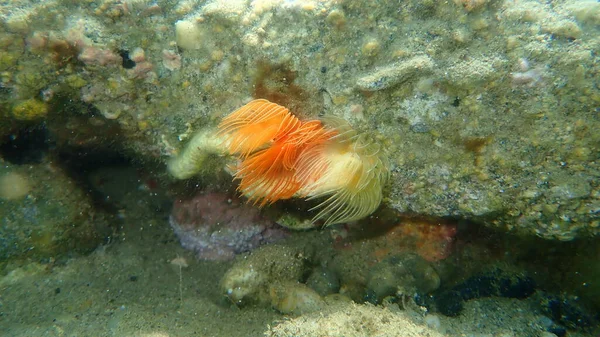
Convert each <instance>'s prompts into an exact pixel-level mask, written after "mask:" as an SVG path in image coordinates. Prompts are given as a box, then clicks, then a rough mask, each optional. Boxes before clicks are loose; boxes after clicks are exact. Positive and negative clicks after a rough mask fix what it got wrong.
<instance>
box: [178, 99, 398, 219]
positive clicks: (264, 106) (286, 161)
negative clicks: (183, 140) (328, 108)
mask: <svg viewBox="0 0 600 337" xmlns="http://www.w3.org/2000/svg"><path fill="white" fill-rule="evenodd" d="M325 122H326V123H325V124H324V123H323V122H321V121H319V120H309V121H301V120H299V119H298V118H297V117H296V116H294V115H293V114H291V113H290V111H289V110H288V109H287V108H285V107H283V106H281V105H278V104H275V103H272V102H269V101H267V100H265V99H257V100H254V101H251V102H250V103H248V104H246V105H244V106H243V107H241V108H239V109H238V110H236V111H234V112H232V113H231V114H230V115H228V116H226V117H225V118H223V121H222V122H221V123H220V124H219V126H218V131H217V132H216V133H215V134H214V136H213V137H210V136H208V134H209V133H207V132H206V131H203V132H202V133H201V135H200V136H197V137H194V138H199V139H204V140H206V139H207V137H208V138H212V139H213V140H214V141H212V142H207V144H208V143H210V144H211V146H208V147H207V148H204V147H203V146H200V145H202V144H203V143H204V142H202V141H200V142H198V141H192V142H191V144H190V145H188V147H187V148H186V150H184V152H183V154H182V155H180V156H178V157H175V158H174V159H173V160H172V161H171V162H170V163H169V170H170V172H171V174H172V175H173V176H175V177H177V178H180V179H184V178H188V177H190V176H191V175H193V173H192V172H194V171H196V172H197V171H199V169H200V166H201V164H202V162H203V161H204V159H205V158H207V156H208V154H211V153H219V152H220V153H229V154H230V155H232V156H235V157H236V158H237V163H236V164H234V165H232V166H231V169H232V171H233V172H234V177H235V178H236V179H239V180H240V185H239V187H238V190H239V191H240V192H241V193H242V194H243V195H244V196H246V197H247V198H248V199H249V200H250V201H252V202H253V203H255V204H258V205H259V206H261V207H262V206H265V205H269V204H272V203H274V202H276V201H277V200H281V199H289V198H292V197H302V198H308V199H316V198H325V200H324V201H323V202H321V203H320V204H319V205H317V206H316V207H315V208H313V210H316V209H318V210H319V213H318V214H317V215H316V216H315V217H314V219H313V221H317V220H323V221H324V222H325V225H332V224H336V223H342V222H348V221H353V220H358V219H361V218H363V217H365V216H367V215H369V214H371V213H372V212H373V211H375V210H376V209H377V207H378V206H379V204H380V203H381V199H382V197H383V196H382V188H383V185H384V184H385V182H386V180H387V177H388V173H389V168H388V163H387V160H386V158H385V157H384V156H383V152H382V151H380V147H379V146H378V145H377V144H374V143H372V142H370V141H369V140H367V139H366V138H364V137H362V136H361V135H359V134H357V133H356V132H355V131H354V130H352V128H351V127H350V126H349V125H348V123H346V121H344V120H341V119H337V118H328V119H327V120H326V121H325ZM217 142H220V144H221V145H220V146H221V148H220V149H216V148H215V146H214V144H216V143H217ZM184 171H185V172H184Z"/></svg>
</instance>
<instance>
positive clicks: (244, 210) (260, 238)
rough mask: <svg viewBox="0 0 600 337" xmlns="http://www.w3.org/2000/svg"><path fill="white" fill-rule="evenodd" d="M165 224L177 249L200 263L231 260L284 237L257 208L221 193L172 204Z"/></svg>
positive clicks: (282, 229)
mask: <svg viewBox="0 0 600 337" xmlns="http://www.w3.org/2000/svg"><path fill="white" fill-rule="evenodd" d="M169 222H170V223H171V227H173V230H174V231H175V235H177V237H178V238H179V241H181V245H182V246H183V247H184V248H186V249H189V250H191V251H194V252H195V253H196V256H197V257H198V258H199V259H201V260H215V261H226V260H231V259H233V258H234V257H235V255H236V254H239V253H243V252H247V251H250V250H252V249H255V248H257V247H259V246H260V245H263V244H267V243H271V242H275V241H278V240H281V239H283V238H285V237H286V236H287V235H288V232H287V231H286V230H285V229H284V228H282V227H280V226H279V225H277V224H276V223H274V222H272V221H270V220H269V219H267V218H265V217H263V216H261V215H260V212H259V210H258V209H257V208H255V207H252V205H248V204H244V203H243V202H242V201H240V200H238V199H232V198H230V197H229V196H227V195H226V194H222V193H205V194H198V195H197V196H195V197H194V198H192V199H190V200H178V201H176V202H175V205H174V206H173V211H172V214H171V217H170V219H169Z"/></svg>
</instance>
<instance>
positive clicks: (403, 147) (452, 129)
mask: <svg viewBox="0 0 600 337" xmlns="http://www.w3.org/2000/svg"><path fill="white" fill-rule="evenodd" d="M599 12H600V8H599V5H598V3H597V2H595V1H568V0H561V1H558V0H557V1H551V2H546V3H540V2H538V1H532V0H519V1H492V0H483V1H461V0H455V1H449V2H443V3H438V2H434V1H416V0H415V1H405V2H402V3H401V4H397V3H388V2H376V3H374V2H371V1H278V0H272V1H241V0H236V1H221V0H212V1H200V0H181V1H176V2H172V1H161V0H159V1H146V0H127V1H115V0H96V1H88V2H85V3H84V4H80V3H75V2H71V1H49V2H48V1H45V2H41V3H39V2H29V1H25V0H21V1H16V2H11V3H10V4H2V5H1V6H0V13H1V14H2V16H1V17H2V25H1V28H0V44H1V45H2V48H3V50H4V53H3V54H2V58H1V59H0V70H1V71H2V79H1V89H2V90H1V91H0V107H2V108H1V109H0V114H2V120H1V121H0V135H1V136H2V139H6V138H7V137H10V135H11V134H12V133H14V132H15V130H19V129H21V128H24V127H27V126H28V125H31V124H35V123H43V122H44V121H52V120H57V119H60V120H63V121H65V123H60V124H58V125H54V132H55V133H56V134H59V135H60V134H67V133H75V134H77V137H78V141H79V142H80V143H81V144H84V145H85V144H88V143H89V142H93V143H94V144H106V143H114V142H117V143H118V144H119V146H121V147H122V148H124V149H125V150H126V151H128V152H129V153H131V155H132V156H134V157H138V158H140V160H144V161H148V160H158V161H163V162H166V161H168V159H169V157H170V156H172V155H173V154H174V153H177V152H178V151H179V150H180V149H181V148H182V147H183V145H184V144H185V142H186V141H187V140H188V138H189V137H190V136H191V135H192V134H193V133H194V132H195V131H197V130H200V129H202V128H203V127H205V126H210V125H215V124H216V122H217V121H216V120H215V119H216V118H218V117H220V116H222V115H224V114H226V113H228V112H230V111H233V110H234V109H235V108H236V107H238V106H241V105H243V104H244V103H246V102H247V101H249V100H250V99H251V98H252V97H254V98H266V99H269V100H271V101H273V102H276V103H279V104H282V105H285V106H286V107H288V108H290V110H291V111H293V112H294V113H295V114H297V115H299V116H301V117H303V118H311V117H315V116H318V115H322V114H329V115H335V116H339V117H342V118H345V119H347V120H348V121H350V123H352V124H353V125H354V127H356V128H358V129H360V130H361V131H364V132H367V133H370V134H372V135H374V136H375V137H376V138H378V139H379V140H380V142H381V143H382V144H383V145H384V146H385V147H386V148H387V150H388V156H389V161H390V163H391V164H392V166H393V167H392V176H391V179H390V181H391V183H390V185H389V188H388V190H387V194H386V195H387V200H386V202H385V204H386V205H387V206H388V207H391V208H393V209H396V210H398V211H400V212H405V213H416V214H421V215H430V216H452V217H459V218H464V219H469V220H474V221H478V222H480V223H483V224H485V225H487V226H491V227H495V228H500V229H502V230H505V231H512V232H517V233H521V234H529V235H538V236H541V237H544V238H548V239H559V240H571V239H573V238H576V237H580V236H582V237H585V236H593V235H595V234H596V233H597V231H598V228H599V222H598V221H599V220H598V214H599V213H598V209H599V208H598V207H599V203H600V201H599V200H600V199H599V198H600V197H599V191H598V188H599V187H598V183H597V182H598V167H597V162H598V161H597V159H598V142H599V139H598V133H597V132H595V130H597V129H598V128H599V125H598V123H599V122H598V119H597V118H596V117H597V116H596V115H597V110H598V105H599V104H600V90H599V89H598V83H597V78H598V77H599V76H598V72H599V68H598V62H597V61H598V60H597V55H596V53H595V52H594V50H597V49H598V45H599V44H600V39H599V36H600V34H599V32H598V29H599V28H598V26H599V20H598V17H600V15H599V14H598V13H599ZM134 27H135V28H134ZM90 117H93V119H94V123H97V125H107V124H110V125H112V129H111V130H112V131H110V132H106V131H107V130H106V128H102V127H100V128H97V129H96V128H89V127H88V126H87V125H86V124H85V123H82V120H85V119H88V118H90ZM203 174H210V173H209V172H204V173H203Z"/></svg>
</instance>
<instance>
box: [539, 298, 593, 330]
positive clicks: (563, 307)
mask: <svg viewBox="0 0 600 337" xmlns="http://www.w3.org/2000/svg"><path fill="white" fill-rule="evenodd" d="M540 305H541V307H542V312H543V313H544V314H545V315H547V316H548V317H550V318H552V319H553V320H554V321H555V322H557V323H559V324H561V325H562V326H565V327H566V328H568V329H575V330H587V329H589V328H591V327H592V326H594V325H597V324H598V320H599V318H600V317H599V314H598V313H596V314H595V315H593V314H591V311H590V310H588V309H587V308H586V307H585V306H584V304H583V303H581V301H580V300H579V299H578V298H576V297H569V296H564V295H552V294H543V296H542V300H541V301H540ZM555 328H556V327H555Z"/></svg>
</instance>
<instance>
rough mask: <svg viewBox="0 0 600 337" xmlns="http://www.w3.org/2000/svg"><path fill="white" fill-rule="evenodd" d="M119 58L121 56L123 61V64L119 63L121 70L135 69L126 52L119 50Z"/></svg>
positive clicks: (133, 62)
mask: <svg viewBox="0 0 600 337" xmlns="http://www.w3.org/2000/svg"><path fill="white" fill-rule="evenodd" d="M119 56H121V58H122V59H123V62H122V63H121V66H123V68H125V69H131V68H134V67H135V61H134V60H132V59H130V58H129V51H128V50H123V49H121V50H119Z"/></svg>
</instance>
